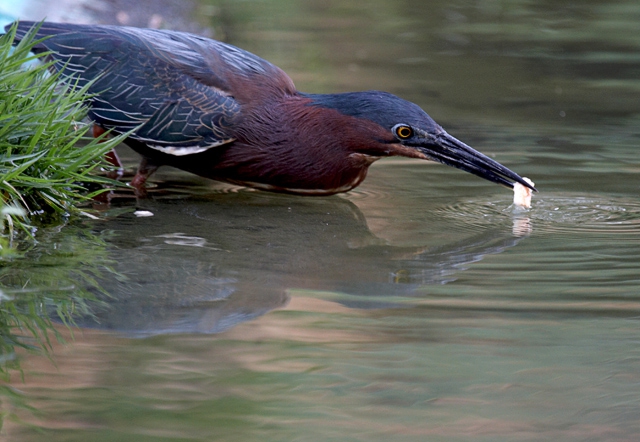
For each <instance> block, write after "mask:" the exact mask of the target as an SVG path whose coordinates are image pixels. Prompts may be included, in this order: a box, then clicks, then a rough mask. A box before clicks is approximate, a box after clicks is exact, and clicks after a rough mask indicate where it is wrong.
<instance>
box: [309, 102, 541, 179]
mask: <svg viewBox="0 0 640 442" xmlns="http://www.w3.org/2000/svg"><path fill="white" fill-rule="evenodd" d="M306 96H307V97H309V98H311V100H312V105H314V106H321V107H325V108H330V109H334V110H336V111H338V112H339V113H341V114H342V115H344V116H347V117H353V118H356V119H359V120H361V121H362V122H365V123H366V124H367V126H369V127H371V124H370V123H373V124H374V125H375V128H376V130H375V131H371V134H370V135H371V140H368V141H369V143H366V144H368V145H369V146H371V151H370V152H369V153H372V154H373V155H375V154H378V155H379V156H385V155H401V156H407V157H413V158H423V159H428V160H433V161H437V162H439V163H442V164H446V165H447V166H452V167H455V168H457V169H461V170H464V171H466V172H469V173H472V174H474V175H477V176H479V177H481V178H484V179H486V180H489V181H492V182H494V183H498V184H502V185H504V186H507V187H510V188H512V187H513V184H514V181H515V182H518V183H520V184H522V185H523V186H526V187H529V188H531V189H533V190H535V189H534V188H533V187H532V186H531V185H530V184H529V183H527V182H526V181H525V180H523V179H522V177H520V175H518V174H517V173H515V172H513V171H511V170H509V169H508V168H506V167H504V166H503V165H502V164H500V163H498V162H497V161H494V160H492V159H491V158H489V157H487V156H486V155H484V154H482V153H480V152H478V151H477V150H475V149H473V148H472V147H470V146H468V145H466V144H465V143H463V142H462V141H460V140H458V139H456V138H455V137H453V136H451V135H449V134H448V133H447V132H446V131H445V130H444V129H443V128H442V127H441V126H440V125H439V124H437V123H436V122H435V121H434V120H433V119H432V118H431V117H430V116H429V115H428V114H427V113H426V112H425V111H423V110H422V109H421V108H420V107H419V106H418V105H416V104H414V103H411V102H409V101H406V100H403V99H402V98H399V97H397V96H395V95H393V94H389V93H387V92H379V91H366V92H349V93H344V94H326V95H315V94H308V95H306Z"/></svg>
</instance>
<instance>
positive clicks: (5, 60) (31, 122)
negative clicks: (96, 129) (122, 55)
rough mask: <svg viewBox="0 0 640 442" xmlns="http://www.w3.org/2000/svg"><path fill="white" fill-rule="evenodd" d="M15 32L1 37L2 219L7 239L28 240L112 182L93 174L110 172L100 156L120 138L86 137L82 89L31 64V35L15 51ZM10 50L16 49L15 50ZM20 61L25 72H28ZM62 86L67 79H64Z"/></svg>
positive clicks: (84, 91) (40, 65) (85, 96)
mask: <svg viewBox="0 0 640 442" xmlns="http://www.w3.org/2000/svg"><path fill="white" fill-rule="evenodd" d="M14 39H15V29H11V30H10V31H9V32H8V33H7V34H5V35H3V36H1V37H0V206H2V211H1V212H0V216H1V218H2V224H3V234H4V238H5V244H4V246H5V247H6V241H7V238H8V237H9V238H11V237H13V235H14V230H21V231H23V232H26V233H27V234H29V235H32V234H33V232H34V226H35V225H37V224H38V223H41V222H42V221H41V220H43V219H45V220H46V222H47V223H60V222H63V221H64V220H65V219H66V218H67V217H68V216H70V215H74V214H77V213H79V206H80V205H81V204H82V203H83V202H86V201H87V200H88V199H90V198H92V197H93V196H95V193H96V192H101V191H103V190H104V189H103V187H104V186H100V190H98V191H94V192H89V191H88V190H87V187H88V185H91V184H96V183H97V184H103V185H105V184H110V185H113V184H114V183H113V182H112V181H111V180H108V179H106V178H103V177H99V176H96V175H95V174H94V173H95V172H96V171H97V170H98V169H99V168H101V167H108V166H107V164H106V163H105V161H104V159H103V158H104V154H105V153H106V152H108V151H109V150H110V149H112V148H113V147H115V146H116V145H117V144H118V143H119V142H121V141H122V139H123V138H124V136H120V137H115V138H111V139H107V138H105V137H101V138H92V137H90V136H88V134H87V132H88V131H89V129H90V127H91V125H90V123H88V122H87V121H86V115H87V107H86V104H85V103H86V101H87V99H88V98H89V96H88V94H87V88H88V86H89V85H87V86H84V87H77V84H76V83H75V82H74V80H73V79H69V78H65V79H62V78H61V76H60V74H58V73H55V72H54V73H50V72H49V67H50V65H51V63H47V62H45V63H34V60H35V59H36V56H34V55H33V54H32V53H30V50H31V48H32V47H33V46H34V45H35V44H36V43H37V42H38V40H35V39H34V37H33V32H32V33H31V34H30V35H28V36H27V37H25V38H24V39H23V40H22V41H21V42H20V43H18V44H16V45H15V46H13V45H14ZM12 47H13V49H12ZM25 63H29V67H28V68H25V67H24V66H25ZM62 80H64V81H62Z"/></svg>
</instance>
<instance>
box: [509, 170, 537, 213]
mask: <svg viewBox="0 0 640 442" xmlns="http://www.w3.org/2000/svg"><path fill="white" fill-rule="evenodd" d="M522 179H523V180H525V181H526V182H527V183H529V184H531V186H532V187H533V186H534V185H535V184H534V183H533V181H531V180H530V179H529V178H526V177H522ZM531 193H532V190H531V189H529V188H528V187H524V186H523V185H522V184H520V183H514V184H513V204H515V205H516V206H520V207H524V208H527V209H529V208H530V207H531Z"/></svg>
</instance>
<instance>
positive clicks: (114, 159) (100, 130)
mask: <svg viewBox="0 0 640 442" xmlns="http://www.w3.org/2000/svg"><path fill="white" fill-rule="evenodd" d="M106 132H107V131H106V129H105V128H104V127H102V126H100V125H98V124H96V123H94V124H93V138H98V137H100V136H102V135H103V134H105V133H106ZM105 159H106V160H107V162H108V163H109V164H111V165H112V166H114V167H115V168H116V169H115V170H111V171H109V172H107V177H108V178H111V179H114V180H117V179H119V178H122V174H123V173H124V167H123V166H122V162H121V161H120V158H119V157H118V154H117V153H116V151H115V149H111V150H110V151H109V152H108V153H107V154H106V155H105Z"/></svg>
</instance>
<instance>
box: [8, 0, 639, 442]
mask: <svg viewBox="0 0 640 442" xmlns="http://www.w3.org/2000/svg"><path fill="white" fill-rule="evenodd" d="M8 3H9V2H0V6H3V5H4V6H7V5H8ZM34 4H36V5H39V3H38V2H34ZM82 4H83V3H82ZM82 4H81V5H80V6H77V7H75V8H73V9H71V8H70V9H69V11H73V14H74V17H79V18H78V19H79V20H83V21H94V22H98V21H99V22H115V21H116V19H117V18H119V19H120V21H128V22H130V23H133V24H148V23H150V21H152V20H155V22H158V21H159V20H160V22H161V23H164V25H165V26H167V27H171V28H174V29H188V30H192V31H199V32H203V33H207V34H209V35H216V36H217V37H218V38H224V39H225V40H226V41H229V42H231V43H233V44H236V45H239V46H241V47H243V48H245V49H248V50H250V51H252V52H254V53H257V54H259V55H261V56H263V57H265V58H267V59H269V60H270V61H272V62H274V63H276V64H278V65H279V66H281V67H282V68H283V69H285V71H287V72H288V73H289V74H290V75H291V76H292V78H293V79H294V81H295V82H296V84H297V86H298V88H299V89H301V90H304V91H308V92H330V91H347V90H361V89H384V90H388V91H390V92H394V93H396V94H399V95H401V96H403V97H404V98H407V99H410V100H412V101H414V102H416V103H418V104H420V105H421V106H423V107H424V108H425V109H426V110H427V111H428V112H429V113H430V115H431V116H432V117H434V118H435V119H436V121H438V122H439V123H441V124H442V125H443V126H444V127H445V128H447V129H448V131H449V132H450V133H452V134H453V135H455V136H456V137H458V138H460V139H461V140H463V141H465V142H467V143H468V144H470V145H472V146H474V147H476V148H478V149H479V150H482V151H483V152H485V153H487V154H489V155H491V156H492V157H494V158H495V159H497V160H498V161H500V162H502V163H503V164H505V165H507V166H508V167H509V168H511V169H513V170H515V171H517V172H518V173H520V174H522V175H525V176H528V177H530V178H532V179H533V180H534V181H535V182H536V186H537V187H538V189H539V190H540V192H539V193H538V194H536V195H535V196H534V200H533V207H532V208H531V209H530V210H528V211H521V210H515V209H514V208H513V207H511V206H510V204H511V194H510V192H509V191H508V190H506V189H504V188H501V187H498V186H495V185H492V184H490V183H488V182H485V181H482V180H480V179H477V178H476V177H473V176H470V175H468V174H464V173H462V172H460V171H456V170H453V169H450V168H446V167H444V166H440V165H434V164H427V163H424V162H420V161H411V160H403V159H390V160H384V161H380V162H378V163H376V164H375V165H374V166H373V167H372V168H371V171H370V173H369V177H368V178H367V180H366V181H365V182H364V184H363V185H362V186H360V187H359V188H358V189H356V190H355V191H353V192H350V193H348V194H346V195H343V196H334V197H329V198H300V197H292V196H286V195H273V194H268V193H263V192H258V191H252V190H247V189H240V188H235V187H229V186H226V185H221V184H218V183H213V182H208V181H204V180H200V179H198V178H194V177H191V176H188V175H186V174H183V173H180V172H177V171H172V170H169V169H167V170H164V171H163V172H161V173H160V174H158V177H157V188H156V189H154V190H153V191H152V192H151V193H152V194H153V195H154V197H153V198H152V199H151V200H150V201H147V202H145V203H144V204H143V207H142V208H144V209H146V210H149V211H151V212H153V213H154V216H153V217H149V218H138V217H135V216H134V214H133V212H134V210H135V209H136V206H135V203H134V202H133V200H132V198H131V197H130V195H126V194H122V195H118V196H117V197H116V198H115V199H114V200H113V203H112V205H111V206H110V207H109V208H108V210H105V211H103V212H101V219H100V220H97V221H90V220H86V221H82V222H81V223H80V224H79V225H74V226H71V227H69V228H66V229H62V230H60V232H49V233H47V234H46V235H45V234H44V233H43V235H44V236H43V237H42V239H41V241H40V243H39V244H38V245H37V247H35V248H34V249H33V250H32V252H31V254H30V255H29V261H28V262H27V263H26V264H25V265H24V269H22V270H21V272H22V273H21V274H20V277H21V278H22V279H20V278H17V277H15V276H14V278H16V280H15V281H13V280H12V281H13V284H14V286H15V285H18V282H20V281H21V282H24V281H25V280H29V278H31V281H35V289H37V288H38V287H41V288H42V289H41V290H42V292H43V293H44V292H47V290H50V288H49V286H50V285H51V286H56V287H59V289H58V290H59V291H64V290H62V289H65V290H67V292H68V293H71V294H74V295H75V296H76V297H78V299H77V300H76V301H77V302H78V305H81V306H82V305H84V304H83V302H84V301H83V299H86V297H87V296H89V295H86V293H85V294H84V295H83V294H82V293H80V294H79V293H78V290H79V289H81V288H83V287H84V288H86V287H92V286H93V285H92V284H91V278H93V277H94V276H93V273H91V272H95V273H97V275H96V276H95V278H96V280H97V281H98V282H99V285H100V286H101V287H102V288H103V290H104V292H106V293H107V294H108V296H106V295H105V294H103V293H99V292H96V291H95V289H88V290H89V291H90V292H91V293H93V294H94V295H96V296H97V297H98V298H99V299H100V300H101V302H100V303H95V302H94V303H90V304H89V305H90V306H91V309H92V311H93V313H94V315H95V317H93V318H92V317H89V316H87V315H81V316H77V319H76V320H77V322H78V325H79V326H80V328H79V329H75V331H74V339H73V340H71V339H67V341H68V342H67V343H66V344H65V345H60V344H57V343H54V344H53V349H52V351H51V360H49V359H47V358H45V357H43V356H40V355H34V354H29V353H25V352H20V353H19V356H20V359H19V362H20V366H21V367H22V370H23V373H24V380H22V379H20V376H19V375H18V374H17V372H16V373H14V374H13V376H12V379H11V381H10V383H9V386H11V387H12V388H15V389H18V390H19V391H20V393H21V396H20V398H19V399H13V400H9V399H7V400H4V399H3V410H4V411H5V412H6V411H12V412H14V414H15V416H18V417H20V418H21V419H23V420H24V421H26V422H27V423H29V425H30V426H29V425H24V424H21V423H16V422H14V421H10V420H9V421H7V422H5V425H4V428H3V430H2V431H3V436H5V437H7V439H8V440H23V441H40V440H47V441H57V440H60V441H74V440H83V441H84V440H95V441H100V440H132V441H133V440H135V441H156V440H167V441H169V440H170V441H185V440H225V441H227V440H228V441H234V440H237V441H252V440H274V441H281V440H300V441H316V440H318V441H321V440H322V441H324V440H341V441H343V440H344V441H360V440H363V441H364V440H366V441H372V440H373V441H377V440H380V441H382V440H385V441H387V440H393V441H414V440H430V441H455V440H479V441H513V440H545V439H549V440H563V441H565V440H566V441H584V440H612V441H634V440H637V439H638V438H639V437H640V423H639V422H640V421H639V420H638V415H640V399H639V398H640V387H639V386H640V375H639V373H640V339H639V327H638V317H639V316H640V296H639V293H640V291H639V290H638V289H639V288H640V277H639V276H638V275H640V242H639V239H640V202H639V201H638V197H637V195H638V190H639V188H640V179H639V178H638V177H639V175H638V172H639V171H640V167H639V166H640V163H639V161H638V156H637V153H636V150H637V144H638V140H639V135H640V132H639V131H638V127H639V126H638V123H639V118H638V115H639V113H640V112H639V111H640V107H639V104H638V95H637V93H638V90H639V89H640V82H639V80H638V78H639V75H638V74H639V73H640V59H638V56H637V53H638V46H639V45H640V34H638V33H637V32H636V28H637V23H638V18H639V15H640V7H639V6H638V5H637V4H636V3H635V2H630V1H626V2H618V3H616V4H611V3H610V2H598V1H593V2H588V3H585V2H583V3H579V4H570V3H564V2H536V3H531V2H508V3H505V2H498V1H454V2H438V1H433V2H403V3H398V2H388V1H375V2H367V3H362V2H340V3H333V2H323V1H312V2H293V3H291V2H287V3H280V2H254V1H245V2H216V3H210V4H204V3H202V4H197V3H190V2H184V3H181V4H182V5H184V6H183V7H182V8H181V9H182V11H181V12H182V14H181V15H176V14H174V13H169V12H167V13H163V11H175V9H176V8H175V5H173V3H172V2H170V1H166V2H162V5H161V6H156V7H152V8H150V7H149V5H148V4H147V2H138V3H137V4H136V5H134V6H131V5H128V8H129V9H127V10H126V12H127V14H126V15H122V12H124V11H123V10H122V4H121V3H120V2H117V1H114V2H108V3H99V4H94V6H93V9H91V8H88V7H86V6H82ZM96 5H97V6H100V7H99V8H98V7H97V6H96ZM172 5H173V6H172ZM171 8H173V9H171ZM5 9H6V8H2V7H0V11H2V12H5V13H6V12H7V11H5ZM96 10H99V11H101V12H99V13H96V12H95V11H96ZM149 10H152V12H150V11H149ZM31 11H32V12H29V14H35V15H37V12H35V11H38V9H37V8H35V9H33V10H31ZM58 12H59V13H60V14H61V15H62V16H64V14H65V10H60V11H58ZM118 13H120V14H118ZM152 13H155V14H156V16H153V15H152ZM23 14H26V12H23ZM67 14H71V12H67ZM190 14H191V15H190ZM30 18H40V17H35V16H34V17H30ZM125 19H126V20H125ZM123 153H124V152H123ZM125 155H126V153H125ZM127 159H128V162H129V164H131V165H133V164H134V163H135V156H134V155H129V156H128V157H127ZM72 239H73V240H72ZM86 251H90V253H86ZM83 252H85V253H83ZM45 258H46V259H45ZM70 258H74V259H75V261H72V262H71V263H70V262H69V259H70ZM52 262H57V263H58V264H57V265H54V264H52ZM65 266H66V267H65ZM52 269H53V270H52ZM70 269H78V270H84V271H85V272H88V273H89V275H87V274H84V277H82V278H81V277H79V276H78V275H77V274H75V273H74V271H72V270H70ZM98 270H99V271H98ZM54 271H55V272H54ZM51 272H53V273H51ZM3 281H4V282H5V283H6V279H3ZM74 281H75V286H74ZM32 284H33V282H32ZM23 285H24V284H23ZM60 287H62V289H60ZM36 291H37V290H36ZM47 293H48V292H47ZM81 295H82V296H81ZM85 295H86V296H85ZM83 296H84V297H83ZM55 305H57V304H55V303H54V306H55ZM54 327H55V328H56V329H57V330H59V331H60V332H61V333H62V334H63V335H68V333H69V332H68V331H67V329H66V328H65V327H64V326H61V325H55V326H54ZM27 406H29V407H33V408H34V409H35V410H36V411H30V410H29V409H27V408H26V407H27ZM37 430H42V431H43V432H39V431H37Z"/></svg>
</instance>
